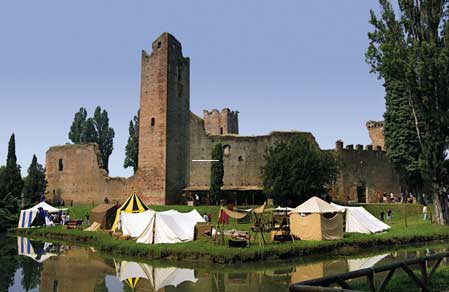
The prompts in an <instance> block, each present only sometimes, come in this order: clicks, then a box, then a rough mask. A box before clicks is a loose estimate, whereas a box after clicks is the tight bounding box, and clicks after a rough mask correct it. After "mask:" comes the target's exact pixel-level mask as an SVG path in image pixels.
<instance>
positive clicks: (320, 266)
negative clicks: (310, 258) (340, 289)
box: [290, 259, 347, 283]
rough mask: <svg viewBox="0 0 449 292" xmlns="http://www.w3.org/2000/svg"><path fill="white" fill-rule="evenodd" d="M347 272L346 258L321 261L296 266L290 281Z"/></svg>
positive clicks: (295, 281)
mask: <svg viewBox="0 0 449 292" xmlns="http://www.w3.org/2000/svg"><path fill="white" fill-rule="evenodd" d="M345 272H347V262H346V260H344V259H338V260H334V261H320V262H315V263H310V264H305V265H300V266H296V267H295V270H294V272H293V273H292V275H291V279H290V283H299V282H302V281H308V280H312V279H316V278H321V277H325V276H329V275H336V274H340V273H345Z"/></svg>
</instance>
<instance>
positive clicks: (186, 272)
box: [116, 261, 198, 291]
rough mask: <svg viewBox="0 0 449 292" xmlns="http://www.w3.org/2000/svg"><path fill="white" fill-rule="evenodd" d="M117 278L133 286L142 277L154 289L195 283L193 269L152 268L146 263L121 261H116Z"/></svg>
mask: <svg viewBox="0 0 449 292" xmlns="http://www.w3.org/2000/svg"><path fill="white" fill-rule="evenodd" d="M116 273H117V278H119V279H120V281H126V282H127V283H128V285H131V286H133V287H131V288H133V289H134V288H135V286H136V285H137V283H138V282H139V280H140V279H142V278H144V279H147V280H149V281H150V283H151V286H152V287H154V291H159V290H160V289H162V288H164V287H167V286H174V287H177V286H178V285H179V284H181V283H183V282H186V281H189V282H193V283H196V282H197V281H198V279H197V278H195V271H194V270H191V269H180V268H175V267H169V268H154V267H152V266H150V265H148V264H142V263H136V262H127V261H122V262H121V263H120V264H117V263H116Z"/></svg>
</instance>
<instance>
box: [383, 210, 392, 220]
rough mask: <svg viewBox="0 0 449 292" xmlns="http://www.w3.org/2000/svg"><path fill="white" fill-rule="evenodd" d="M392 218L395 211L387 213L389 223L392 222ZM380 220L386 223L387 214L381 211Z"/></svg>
mask: <svg viewBox="0 0 449 292" xmlns="http://www.w3.org/2000/svg"><path fill="white" fill-rule="evenodd" d="M392 218H393V211H392V210H391V209H388V211H387V222H391V219H392ZM380 220H381V221H382V222H385V212H384V211H383V210H382V211H380Z"/></svg>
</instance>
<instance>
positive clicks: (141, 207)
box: [112, 193, 149, 230]
mask: <svg viewBox="0 0 449 292" xmlns="http://www.w3.org/2000/svg"><path fill="white" fill-rule="evenodd" d="M148 209H149V208H148V207H147V206H146V205H145V203H144V202H143V201H142V199H141V198H140V197H139V196H138V195H137V194H136V193H134V194H132V195H131V196H129V198H128V199H126V201H125V203H123V205H122V206H121V207H120V208H118V209H117V215H116V216H115V220H114V224H113V225H112V230H115V229H116V228H117V224H118V219H119V216H120V212H126V213H142V212H145V211H147V210H148Z"/></svg>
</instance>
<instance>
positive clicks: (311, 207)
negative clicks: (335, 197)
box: [290, 197, 342, 214]
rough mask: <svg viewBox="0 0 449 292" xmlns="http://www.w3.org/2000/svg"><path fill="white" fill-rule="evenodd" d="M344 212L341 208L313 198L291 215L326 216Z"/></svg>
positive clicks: (294, 210) (292, 211) (295, 209)
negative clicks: (315, 214)
mask: <svg viewBox="0 0 449 292" xmlns="http://www.w3.org/2000/svg"><path fill="white" fill-rule="evenodd" d="M339 212H342V211H341V210H340V209H339V208H336V207H334V206H333V205H331V204H329V203H327V202H325V201H323V200H322V199H320V198H318V197H312V198H310V199H308V200H307V201H305V202H304V203H302V204H301V205H299V206H298V207H296V208H294V209H293V210H291V211H290V213H302V214H312V213H317V214H326V213H339Z"/></svg>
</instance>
